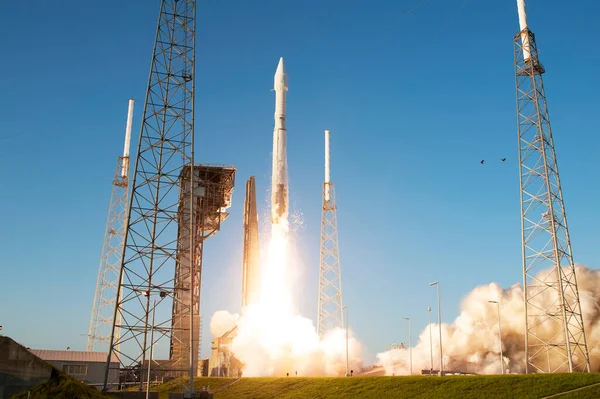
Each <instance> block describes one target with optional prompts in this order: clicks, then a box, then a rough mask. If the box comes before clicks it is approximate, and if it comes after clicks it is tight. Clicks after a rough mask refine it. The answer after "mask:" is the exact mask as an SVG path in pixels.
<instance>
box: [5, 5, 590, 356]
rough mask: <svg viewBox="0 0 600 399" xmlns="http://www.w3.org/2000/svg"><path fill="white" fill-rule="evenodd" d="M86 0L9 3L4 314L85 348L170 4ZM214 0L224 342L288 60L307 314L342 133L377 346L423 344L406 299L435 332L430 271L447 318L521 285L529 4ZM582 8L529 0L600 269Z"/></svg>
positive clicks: (360, 323)
mask: <svg viewBox="0 0 600 399" xmlns="http://www.w3.org/2000/svg"><path fill="white" fill-rule="evenodd" d="M84 3H85V5H84ZM84 3H82V2H81V1H74V0H63V1H60V2H56V1H49V0H45V1H43V0H37V1H29V2H22V1H3V2H1V3H0V48H2V54H3V56H2V62H0V76H2V77H3V79H2V84H1V85H0V120H2V123H1V124H0V149H1V150H0V151H1V153H0V170H2V195H0V242H1V243H2V244H1V249H2V250H1V251H0V267H1V277H0V281H1V285H0V304H1V305H0V324H1V325H3V326H4V330H3V333H5V334H7V335H9V336H12V337H14V338H15V339H17V340H18V341H21V342H23V343H25V344H26V345H28V346H31V347H36V348H48V349H51V348H57V349H60V348H65V347H66V346H70V347H71V348H73V349H83V348H84V346H85V340H86V338H85V334H86V333H87V329H88V323H89V316H90V311H91V306H92V300H93V293H94V286H95V283H96V276H97V267H98V261H99V255H100V249H101V243H102V236H103V233H104V223H105V217H106V212H107V207H108V202H109V196H110V189H111V178H112V175H113V173H114V167H115V161H116V157H117V156H118V155H119V153H120V151H121V150H122V141H123V131H124V125H125V117H126V112H127V99H128V98H130V97H133V98H135V99H136V100H137V103H136V112H135V120H134V124H135V125H134V126H135V129H134V140H133V141H134V144H135V143H136V142H137V136H138V134H139V126H140V124H139V123H140V117H141V111H142V106H143V104H142V102H143V98H144V94H145V89H146V83H147V76H148V69H149V61H150V56H151V51H152V41H153V39H154V30H155V26H156V19H157V12H158V4H159V1H158V0H154V1H143V0H132V1H116V0H105V1H95V2H84ZM198 3H199V4H198V32H197V34H198V39H197V58H196V59H197V82H196V88H197V93H196V100H197V101H196V104H197V109H196V116H197V117H196V143H197V146H196V154H197V157H198V159H199V160H200V161H202V162H215V163H231V164H235V165H236V166H237V167H238V174H237V189H236V191H235V195H234V201H233V207H232V209H231V217H230V219H229V220H227V221H226V222H225V223H224V224H223V226H222V231H221V232H220V233H219V234H218V235H217V236H216V237H214V238H211V239H210V241H209V242H208V243H207V246H206V250H205V269H204V287H203V291H202V294H203V297H202V301H203V302H202V308H203V314H204V316H205V320H206V322H205V323H204V327H205V328H204V345H203V347H204V353H205V354H206V353H208V351H207V349H208V342H209V341H208V340H209V334H208V317H209V316H210V315H211V314H212V313H213V312H214V311H215V310H219V309H227V310H230V311H237V310H238V308H239V303H240V278H241V276H240V275H241V272H240V270H241V254H242V209H243V187H244V181H245V179H246V178H247V177H248V176H250V175H256V176H257V186H258V189H259V196H260V197H261V198H262V197H264V193H265V192H266V191H267V190H268V181H269V175H270V169H269V168H270V153H271V143H272V141H271V140H272V139H271V137H272V136H271V134H272V129H273V109H274V104H273V97H274V96H273V93H272V92H271V91H270V89H271V88H272V84H273V74H274V72H275V67H276V65H277V61H278V59H279V57H280V56H283V57H285V59H286V67H287V69H288V74H289V82H290V83H289V85H290V90H289V93H288V132H289V133H288V135H289V136H288V137H289V138H288V140H289V148H288V154H289V155H288V157H289V173H290V181H291V202H292V206H293V208H294V209H295V210H296V211H299V212H302V213H303V215H304V225H305V228H304V229H303V230H302V231H300V232H299V233H298V241H299V247H300V250H301V252H302V258H303V262H304V264H305V276H304V278H303V279H302V281H300V282H299V284H302V285H303V286H304V287H305V293H306V295H305V297H303V298H301V310H302V313H303V314H304V315H306V316H307V317H310V318H312V319H315V316H316V310H317V277H318V259H319V255H318V254H319V228H320V225H319V223H320V206H321V183H322V179H323V177H322V174H323V173H322V163H323V162H322V154H323V148H322V142H323V129H326V128H328V129H331V130H332V162H333V164H332V177H333V181H334V182H335V183H336V187H337V193H338V205H339V209H338V218H339V233H340V248H341V261H342V273H343V282H344V287H343V289H344V302H345V303H346V304H347V305H348V306H349V311H350V322H351V327H352V328H353V329H354V330H356V332H357V334H358V337H359V339H360V340H361V342H363V343H364V344H365V345H366V347H367V350H368V352H367V353H368V355H367V359H369V358H372V357H373V354H374V353H377V352H379V351H382V350H384V349H385V348H386V347H387V346H388V345H389V344H391V343H393V342H400V341H404V340H405V339H406V334H405V325H404V324H402V322H401V317H402V316H409V317H412V318H413V329H414V330H415V333H414V334H416V330H419V331H420V330H422V328H423V327H424V326H425V324H426V320H427V312H426V308H427V306H428V305H432V306H434V304H435V291H434V289H432V288H429V287H428V283H429V282H430V281H431V280H439V281H440V282H441V284H442V285H441V288H442V299H443V313H444V314H443V316H444V317H443V320H444V321H446V322H450V321H452V320H453V319H454V317H456V315H457V314H458V312H459V305H460V301H461V299H462V297H463V296H464V295H465V294H467V293H468V292H469V291H470V290H471V289H472V288H474V287H475V286H477V285H480V284H485V283H489V282H491V281H497V282H499V283H500V284H502V285H503V286H509V285H511V284H513V283H516V282H520V281H521V279H522V277H521V263H520V254H521V250H520V219H519V196H518V171H517V167H518V165H517V162H516V156H517V136H516V126H515V125H516V117H515V89H514V76H513V35H514V34H515V33H517V32H518V23H517V12H516V4H515V1H514V0H503V1H493V2H492V1H488V0H470V1H465V0H431V1H427V0H402V1H383V0H378V1H375V0H373V1H366V0H363V1H352V0H344V1H341V0H329V1H316V0H306V1H301V2H299V1H289V0H279V1H274V0H261V1H254V2H249V1H242V0H232V1H228V2H220V1H199V2H198ZM566 4H567V2H564V1H560V2H559V1H551V2H549V1H542V0H530V1H529V3H528V12H529V22H530V27H531V28H532V30H533V31H534V32H535V33H536V35H537V40H538V46H539V48H540V49H541V61H542V62H543V63H544V64H545V65H546V67H547V71H548V73H547V74H546V75H545V84H546V90H547V94H548V102H549V108H550V115H551V118H552V126H553V130H554V134H555V141H556V148H557V152H558V157H559V165H560V171H561V177H562V183H563V188H564V194H565V199H566V206H567V214H568V217H569V224H570V228H571V236H572V242H573V250H574V255H575V259H576V260H577V261H578V262H581V263H584V264H587V265H589V266H591V267H598V266H599V262H598V261H599V256H600V245H598V243H599V242H600V233H598V228H597V226H598V222H599V221H600V211H599V210H598V206H597V205H598V199H597V198H598V191H599V189H598V182H597V180H598V178H597V177H598V151H599V144H600V138H599V130H598V126H597V124H596V123H595V122H596V121H597V116H596V115H597V113H598V109H599V108H600V101H599V100H598V97H597V95H596V94H597V93H598V92H600V81H599V80H598V78H597V76H595V75H592V74H593V73H594V72H595V71H596V70H597V69H598V65H600V49H599V47H598V45H597V40H598V38H599V36H600V25H598V24H597V15H599V13H600V4H599V3H598V2H597V1H593V0H585V1H584V0H582V1H574V2H569V4H570V7H569V8H566ZM409 10H413V11H412V12H410V13H406V12H407V11H409ZM501 157H507V158H508V160H507V161H506V163H500V161H499V158H501ZM481 159H487V160H488V162H487V163H486V164H485V165H483V166H482V165H480V164H479V161H480V160H481ZM261 212H264V207H263V209H261ZM434 311H435V308H434Z"/></svg>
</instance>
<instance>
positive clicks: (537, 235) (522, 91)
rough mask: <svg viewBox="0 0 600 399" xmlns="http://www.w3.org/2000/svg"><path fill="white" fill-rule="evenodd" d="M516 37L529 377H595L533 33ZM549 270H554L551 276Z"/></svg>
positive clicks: (523, 19) (523, 21) (521, 7)
mask: <svg viewBox="0 0 600 399" xmlns="http://www.w3.org/2000/svg"><path fill="white" fill-rule="evenodd" d="M517 5H518V11H519V24H520V29H521V31H520V32H519V33H518V34H517V35H516V36H515V37H514V42H515V71H516V89H517V119H518V133H519V163H520V167H519V171H520V186H521V224H522V249H523V280H524V281H523V284H524V287H525V289H524V301H525V329H526V334H525V355H526V366H525V371H526V373H530V372H535V373H553V372H567V371H568V372H575V371H588V372H589V371H590V359H589V354H588V350H587V344H586V339H585V334H584V325H583V317H582V313H581V305H580V302H579V291H578V288H577V279H576V276H575V265H574V262H573V255H572V251H571V241H570V238H569V230H568V227H567V217H566V214H565V206H564V203H563V196H562V189H561V186H560V179H559V175H558V165H557V162H556V154H555V152H554V141H553V139H552V130H551V128H550V119H549V116H548V108H547V105H546V94H545V92H544V83H543V80H542V75H543V74H544V72H545V69H544V67H543V66H542V64H541V63H540V60H539V58H538V49H537V46H536V42H535V36H534V34H533V33H532V32H531V31H530V30H529V28H528V27H527V16H526V14H525V1H524V0H517ZM547 270H549V271H550V272H547Z"/></svg>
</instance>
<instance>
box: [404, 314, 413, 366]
mask: <svg viewBox="0 0 600 399" xmlns="http://www.w3.org/2000/svg"><path fill="white" fill-rule="evenodd" d="M402 320H404V321H406V322H408V357H409V359H410V360H409V362H410V375H413V371H412V337H411V334H410V318H409V317H403V318H402Z"/></svg>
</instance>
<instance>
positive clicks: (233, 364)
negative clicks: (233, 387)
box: [208, 326, 242, 377]
mask: <svg viewBox="0 0 600 399" xmlns="http://www.w3.org/2000/svg"><path fill="white" fill-rule="evenodd" d="M236 335H237V326H235V327H233V328H232V329H231V330H229V331H227V332H226V333H225V334H223V335H222V336H220V337H217V338H215V339H213V340H212V346H211V349H212V353H211V358H210V360H209V362H208V363H209V364H208V368H209V376H211V377H238V376H241V373H242V363H241V362H240V361H239V360H238V359H237V358H236V357H235V356H234V355H233V352H231V343H232V341H233V339H234V338H235V337H236Z"/></svg>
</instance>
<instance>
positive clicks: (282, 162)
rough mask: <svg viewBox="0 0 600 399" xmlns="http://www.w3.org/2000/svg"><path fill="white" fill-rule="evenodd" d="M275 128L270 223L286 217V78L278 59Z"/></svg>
mask: <svg viewBox="0 0 600 399" xmlns="http://www.w3.org/2000/svg"><path fill="white" fill-rule="evenodd" d="M273 89H274V91H275V129H274V130H273V172H272V175H271V223H272V224H280V223H281V222H282V221H285V220H287V217H288V175H287V151H286V147H287V137H286V136H287V131H286V126H285V116H286V107H285V102H286V94H287V90H288V79H287V74H286V72H285V66H284V64H283V57H282V58H280V59H279V64H278V65H277V71H276V72H275V79H274V86H273Z"/></svg>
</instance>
